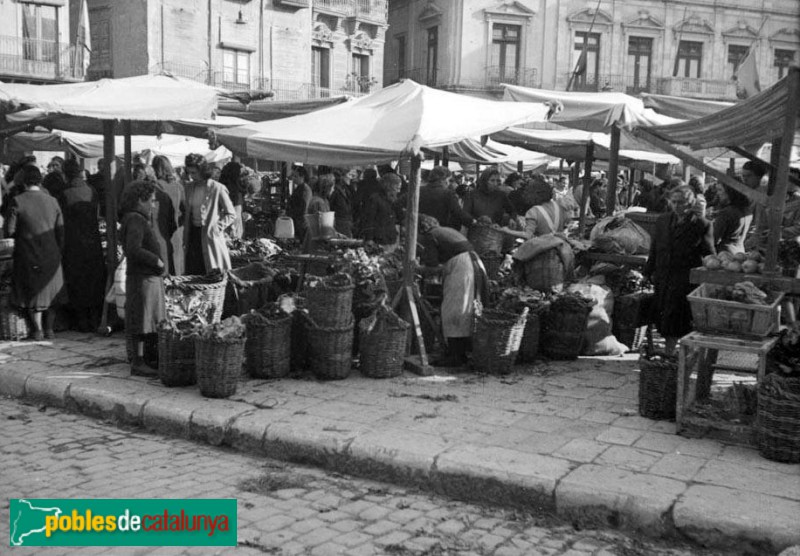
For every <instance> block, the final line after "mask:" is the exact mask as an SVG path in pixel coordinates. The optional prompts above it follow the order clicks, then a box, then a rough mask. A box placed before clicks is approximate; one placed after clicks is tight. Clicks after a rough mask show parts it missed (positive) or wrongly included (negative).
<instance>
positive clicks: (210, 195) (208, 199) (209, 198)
mask: <svg viewBox="0 0 800 556" xmlns="http://www.w3.org/2000/svg"><path fill="white" fill-rule="evenodd" d="M206 185H207V188H206V195H205V198H204V199H203V204H202V206H201V208H200V217H201V220H202V227H203V230H202V231H203V234H202V238H203V261H204V263H205V267H206V270H208V271H211V270H230V269H231V257H230V254H229V253H228V247H227V245H226V244H225V233H224V232H225V230H227V229H228V228H229V227H230V226H231V225H232V224H233V223H234V221H235V220H236V212H235V210H234V208H233V203H232V202H231V198H230V197H229V196H228V190H227V189H226V188H225V186H224V185H222V184H221V183H219V182H218V181H214V180H212V179H209V180H208V181H207V182H206ZM195 187H197V186H196V185H195V184H193V183H190V184H189V185H187V186H186V200H187V201H186V219H185V222H186V225H185V226H184V228H183V231H184V236H183V244H184V246H187V245H188V244H189V229H190V228H191V222H192V203H191V201H190V199H192V194H193V193H194V188H195Z"/></svg>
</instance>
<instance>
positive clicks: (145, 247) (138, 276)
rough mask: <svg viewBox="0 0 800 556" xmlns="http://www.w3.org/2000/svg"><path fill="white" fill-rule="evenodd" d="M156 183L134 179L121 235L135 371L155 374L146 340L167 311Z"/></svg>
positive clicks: (126, 195)
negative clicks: (154, 218)
mask: <svg viewBox="0 0 800 556" xmlns="http://www.w3.org/2000/svg"><path fill="white" fill-rule="evenodd" d="M155 201H156V186H155V183H154V182H152V181H134V182H131V183H130V184H129V185H128V187H126V188H125V191H124V193H123V195H122V203H121V204H122V206H121V211H122V213H123V215H124V216H123V217H122V229H121V231H120V238H121V243H122V249H123V252H124V253H125V258H126V259H127V270H126V273H127V274H126V279H125V331H126V334H127V335H128V337H129V338H130V339H131V341H132V342H133V344H132V345H131V346H130V354H131V374H135V375H155V374H157V371H156V370H155V369H153V368H151V367H149V366H148V365H147V363H145V361H144V341H145V339H146V337H147V335H149V334H157V333H158V323H159V322H161V320H163V319H164V316H165V314H166V308H165V302H164V297H165V294H164V280H163V278H162V276H163V274H164V271H165V265H164V261H162V260H161V257H160V254H161V247H160V246H159V243H158V239H157V238H156V234H155V232H154V231H153V228H152V227H151V225H150V219H151V213H152V211H153V205H154V204H155Z"/></svg>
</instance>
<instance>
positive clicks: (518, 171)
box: [517, 160, 525, 174]
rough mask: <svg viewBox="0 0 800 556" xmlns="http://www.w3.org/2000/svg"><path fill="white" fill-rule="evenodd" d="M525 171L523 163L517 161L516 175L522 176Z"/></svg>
mask: <svg viewBox="0 0 800 556" xmlns="http://www.w3.org/2000/svg"><path fill="white" fill-rule="evenodd" d="M524 171H525V163H524V162H523V161H521V160H517V173H518V174H522V172H524Z"/></svg>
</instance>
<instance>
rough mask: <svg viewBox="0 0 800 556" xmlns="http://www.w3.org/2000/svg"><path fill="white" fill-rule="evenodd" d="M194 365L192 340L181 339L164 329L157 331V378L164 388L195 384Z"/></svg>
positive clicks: (174, 333) (176, 334)
mask: <svg viewBox="0 0 800 556" xmlns="http://www.w3.org/2000/svg"><path fill="white" fill-rule="evenodd" d="M194 364H195V360H194V338H181V336H180V335H179V334H178V333H176V332H174V331H172V330H169V329H166V328H162V329H161V330H159V331H158V377H159V378H160V379H161V382H162V384H164V386H190V385H192V384H195V383H196V382H197V375H196V374H195V370H194Z"/></svg>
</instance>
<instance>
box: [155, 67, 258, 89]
mask: <svg viewBox="0 0 800 556" xmlns="http://www.w3.org/2000/svg"><path fill="white" fill-rule="evenodd" d="M151 72H152V73H161V72H167V73H170V74H172V75H174V76H176V77H185V78H187V79H191V80H193V81H197V82H199V83H205V84H206V85H211V86H212V87H221V88H223V89H227V90H229V91H249V90H268V89H269V79H259V78H251V79H247V80H246V81H243V80H241V79H240V78H239V77H238V76H236V75H234V76H231V75H230V73H227V72H223V71H217V70H210V69H208V68H205V67H202V66H195V65H192V64H184V63H181V62H165V63H164V64H156V65H155V66H153V68H151ZM226 73H227V75H226Z"/></svg>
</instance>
